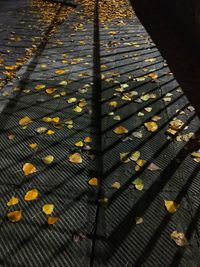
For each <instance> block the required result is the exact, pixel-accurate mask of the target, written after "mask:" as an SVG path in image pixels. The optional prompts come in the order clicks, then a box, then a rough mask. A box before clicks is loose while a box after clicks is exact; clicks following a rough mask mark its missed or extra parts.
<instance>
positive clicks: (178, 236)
mask: <svg viewBox="0 0 200 267" xmlns="http://www.w3.org/2000/svg"><path fill="white" fill-rule="evenodd" d="M171 239H173V240H174V242H175V243H176V244H177V245H178V246H179V247H184V246H187V245H189V242H188V240H187V238H186V237H185V234H184V233H180V232H177V231H173V232H172V233H171Z"/></svg>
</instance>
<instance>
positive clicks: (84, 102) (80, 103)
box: [78, 100, 87, 108]
mask: <svg viewBox="0 0 200 267" xmlns="http://www.w3.org/2000/svg"><path fill="white" fill-rule="evenodd" d="M78 106H79V107H80V108H84V107H85V106H87V102H86V101H85V100H82V101H80V102H79V104H78Z"/></svg>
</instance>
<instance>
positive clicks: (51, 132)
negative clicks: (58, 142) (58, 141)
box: [47, 130, 55, 135]
mask: <svg viewBox="0 0 200 267" xmlns="http://www.w3.org/2000/svg"><path fill="white" fill-rule="evenodd" d="M54 133H55V132H54V131H53V130H48V131H47V134H48V135H52V134H54Z"/></svg>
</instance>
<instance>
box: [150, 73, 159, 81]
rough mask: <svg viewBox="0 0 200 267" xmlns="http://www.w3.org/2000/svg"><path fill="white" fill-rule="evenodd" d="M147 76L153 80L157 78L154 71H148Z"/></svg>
mask: <svg viewBox="0 0 200 267" xmlns="http://www.w3.org/2000/svg"><path fill="white" fill-rule="evenodd" d="M148 77H149V78H151V79H153V80H155V79H157V78H158V75H157V74H156V73H155V72H154V73H149V74H148Z"/></svg>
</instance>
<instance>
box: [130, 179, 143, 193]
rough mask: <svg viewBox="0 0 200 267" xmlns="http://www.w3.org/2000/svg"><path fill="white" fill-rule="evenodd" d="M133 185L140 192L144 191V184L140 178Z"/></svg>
mask: <svg viewBox="0 0 200 267" xmlns="http://www.w3.org/2000/svg"><path fill="white" fill-rule="evenodd" d="M133 184H134V185H135V188H136V189H137V190H139V191H141V190H143V188H144V184H143V182H142V180H141V179H140V178H137V179H135V180H134V181H133Z"/></svg>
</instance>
